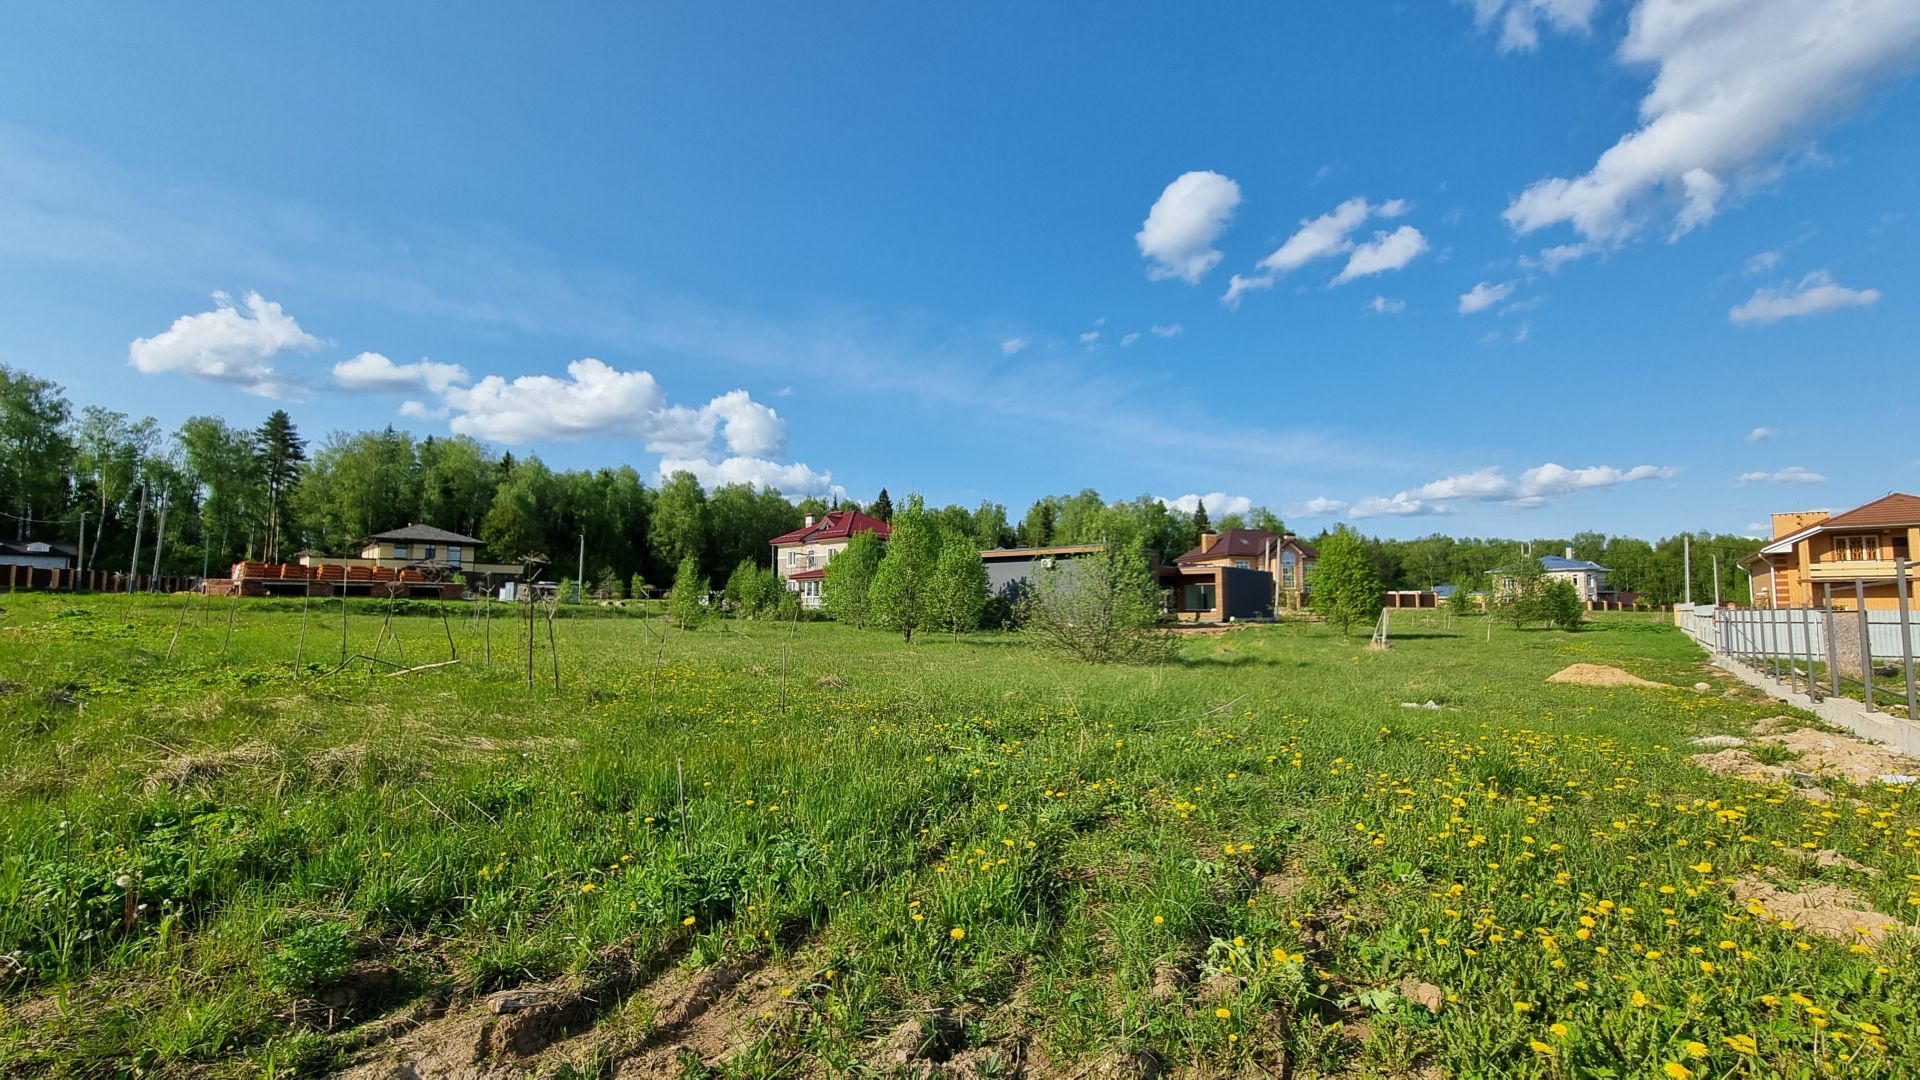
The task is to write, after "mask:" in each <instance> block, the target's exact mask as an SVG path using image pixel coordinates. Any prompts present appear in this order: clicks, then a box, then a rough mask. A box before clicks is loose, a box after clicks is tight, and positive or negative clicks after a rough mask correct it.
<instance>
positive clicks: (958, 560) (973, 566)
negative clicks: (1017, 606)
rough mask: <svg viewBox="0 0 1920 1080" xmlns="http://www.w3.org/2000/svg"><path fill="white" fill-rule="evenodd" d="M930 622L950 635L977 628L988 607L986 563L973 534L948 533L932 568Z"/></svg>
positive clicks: (941, 543)
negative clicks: (931, 617)
mask: <svg viewBox="0 0 1920 1080" xmlns="http://www.w3.org/2000/svg"><path fill="white" fill-rule="evenodd" d="M932 607H933V614H934V618H933V622H934V624H935V625H938V626H941V627H944V628H945V629H946V631H947V632H948V633H950V634H958V633H961V632H963V631H968V630H978V629H979V628H980V616H981V615H982V614H984V613H985V612H986V610H987V564H985V563H983V562H981V561H980V551H979V548H978V547H977V546H975V543H974V539H973V537H971V536H969V535H968V534H966V533H963V532H954V533H948V534H947V536H946V538H945V539H944V540H942V541H941V542H940V555H939V558H938V560H937V561H936V562H935V563H934V567H933V598H932Z"/></svg>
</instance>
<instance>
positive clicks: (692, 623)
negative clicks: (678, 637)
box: [667, 555, 712, 630]
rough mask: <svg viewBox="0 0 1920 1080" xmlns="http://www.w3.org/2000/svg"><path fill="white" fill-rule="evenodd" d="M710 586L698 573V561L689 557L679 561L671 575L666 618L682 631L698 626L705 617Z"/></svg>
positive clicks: (704, 577) (703, 576)
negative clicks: (670, 589)
mask: <svg viewBox="0 0 1920 1080" xmlns="http://www.w3.org/2000/svg"><path fill="white" fill-rule="evenodd" d="M711 588H712V586H711V585H709V584H708V582H707V579H706V576H705V575H703V574H702V573H700V560H699V559H696V558H694V557H693V556H691V555H689V556H687V557H686V558H684V559H681V560H680V568H679V570H677V571H675V572H674V575H673V592H672V593H670V594H669V595H668V596H667V616H668V617H669V618H671V619H672V620H673V622H674V625H676V626H678V627H679V628H680V629H682V630H691V629H693V628H694V627H696V626H699V625H700V623H701V621H702V620H703V619H705V618H706V617H707V593H708V592H709V591H710V590H711Z"/></svg>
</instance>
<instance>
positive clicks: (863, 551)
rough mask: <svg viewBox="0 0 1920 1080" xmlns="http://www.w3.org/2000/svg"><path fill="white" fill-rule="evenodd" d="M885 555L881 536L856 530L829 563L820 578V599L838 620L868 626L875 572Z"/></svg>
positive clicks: (829, 612)
mask: <svg viewBox="0 0 1920 1080" xmlns="http://www.w3.org/2000/svg"><path fill="white" fill-rule="evenodd" d="M884 555H885V550H884V546H883V545H882V544H881V543H880V537H879V536H878V535H876V534H874V533H870V532H863V533H855V534H853V537H852V538H851V539H849V540H848V541H847V546H846V547H844V548H842V549H841V550H840V553H839V554H837V555H835V556H834V557H833V559H832V560H831V561H829V562H828V563H827V571H826V576H825V577H824V578H823V579H822V580H821V582H820V602H821V603H822V604H823V605H824V606H825V607H826V609H827V614H828V615H829V616H831V617H832V618H834V619H835V620H836V621H839V622H843V623H851V624H853V625H854V626H866V625H867V623H868V622H869V621H870V620H871V619H872V617H873V599H872V590H873V576H874V574H875V573H876V572H877V571H878V570H879V569H880V560H881V559H882V557H884Z"/></svg>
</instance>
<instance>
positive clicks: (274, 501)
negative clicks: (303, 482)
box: [254, 409, 307, 562]
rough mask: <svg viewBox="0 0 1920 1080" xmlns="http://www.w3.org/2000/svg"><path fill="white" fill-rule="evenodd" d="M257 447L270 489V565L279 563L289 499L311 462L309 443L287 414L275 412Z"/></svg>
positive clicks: (265, 549)
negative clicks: (309, 458) (301, 435)
mask: <svg viewBox="0 0 1920 1080" xmlns="http://www.w3.org/2000/svg"><path fill="white" fill-rule="evenodd" d="M254 447H255V453H256V454H257V455H258V456H259V459H260V473H261V478H262V479H263V480H264V481H265V482H266V487H267V492H266V496H267V506H266V511H267V514H266V517H267V522H266V526H267V528H266V538H265V542H264V543H263V544H262V545H261V546H262V548H263V553H264V554H265V556H266V559H267V561H268V562H279V561H280V547H281V540H282V529H281V524H282V522H284V521H285V520H286V517H287V500H288V497H289V496H290V495H292V493H293V488H294V485H295V484H297V483H299V482H300V466H301V465H302V464H303V463H304V462H305V461H306V460H307V442H306V440H305V439H302V438H301V437H300V432H299V430H298V429H296V428H295V427H294V426H293V417H291V416H288V415H287V410H285V409H275V410H273V412H272V413H270V414H268V416H267V419H266V422H265V423H263V424H261V425H260V430H259V431H258V432H255V433H254Z"/></svg>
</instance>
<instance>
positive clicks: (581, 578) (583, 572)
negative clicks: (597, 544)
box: [573, 529, 587, 597]
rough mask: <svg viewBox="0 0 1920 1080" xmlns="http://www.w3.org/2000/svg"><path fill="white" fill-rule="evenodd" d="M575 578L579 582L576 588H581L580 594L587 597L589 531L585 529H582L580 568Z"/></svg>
mask: <svg viewBox="0 0 1920 1080" xmlns="http://www.w3.org/2000/svg"><path fill="white" fill-rule="evenodd" d="M573 580H574V581H576V582H578V583H579V584H577V585H575V586H574V588H576V589H578V590H579V593H578V595H579V596H581V597H585V596H586V595H587V533H586V530H584V529H582V530H581V531H580V562H579V569H578V572H577V573H576V574H575V575H574V579H573Z"/></svg>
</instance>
